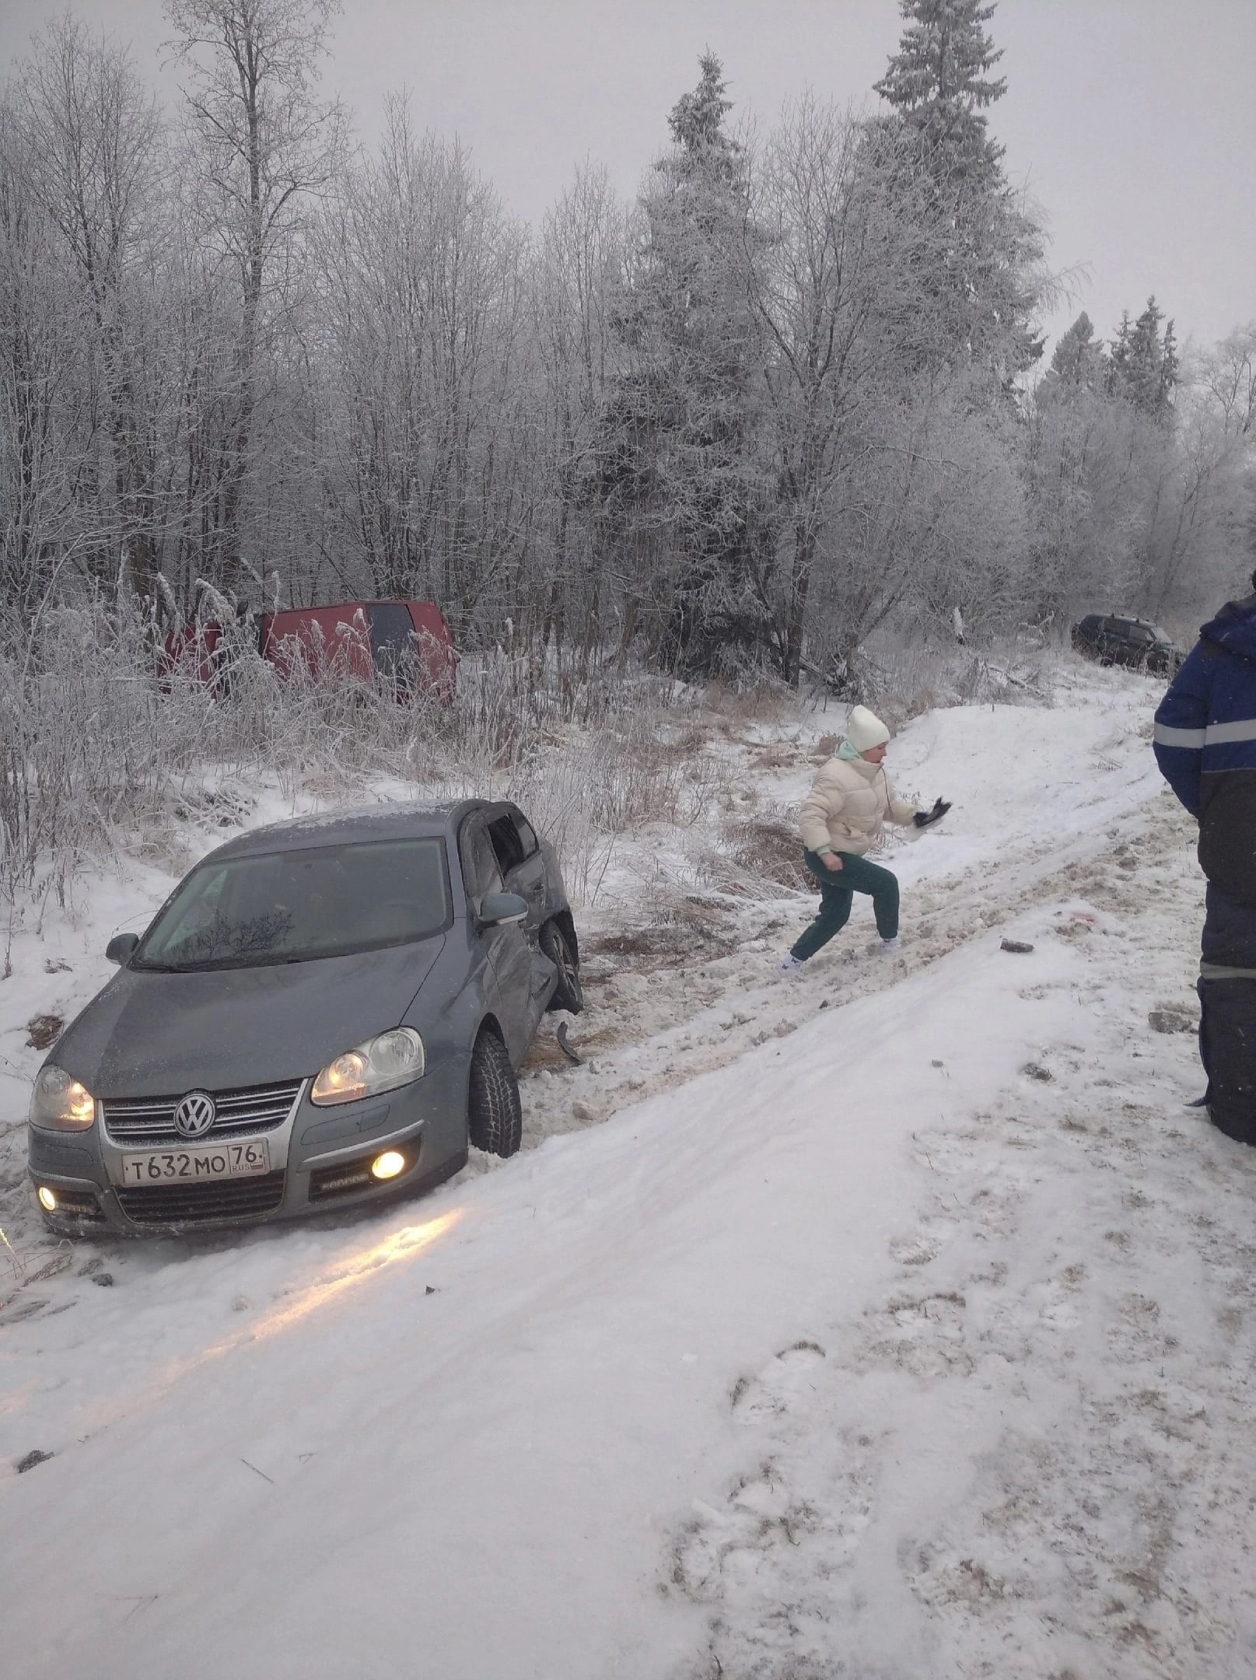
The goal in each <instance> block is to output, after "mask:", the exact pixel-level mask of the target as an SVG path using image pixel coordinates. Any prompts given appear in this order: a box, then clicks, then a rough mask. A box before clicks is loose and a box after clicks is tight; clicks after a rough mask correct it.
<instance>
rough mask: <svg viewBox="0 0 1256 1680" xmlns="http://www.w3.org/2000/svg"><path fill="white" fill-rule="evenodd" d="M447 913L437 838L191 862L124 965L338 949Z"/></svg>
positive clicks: (332, 953) (201, 963) (419, 929)
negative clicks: (187, 872)
mask: <svg viewBox="0 0 1256 1680" xmlns="http://www.w3.org/2000/svg"><path fill="white" fill-rule="evenodd" d="M448 914H449V890H448V886H447V875H446V870H445V848H444V843H443V842H442V841H441V840H439V839H429V840H371V841H362V842H359V843H357V844H352V845H342V846H319V847H310V848H301V849H295V850H292V851H286V852H266V853H263V854H261V855H259V856H256V857H235V858H224V859H222V860H221V861H220V862H218V863H212V862H211V863H206V864H204V865H202V867H201V868H199V869H194V870H193V871H192V873H191V874H190V875H189V876H188V877H187V879H186V880H185V881H184V882H183V884H182V886H180V887H179V889H178V891H177V892H176V893H175V895H174V897H173V898H172V899H171V900H170V902H169V904H167V905H166V907H165V909H164V910H163V911H162V912H161V914H160V915H159V916H158V918H157V920H156V921H155V922H154V923H153V925H152V927H151V928H149V930H148V932H147V933H146V934H145V935H144V938H143V939H142V940H141V941H140V943H139V945H138V946H137V948H136V951H135V955H134V956H133V957H132V959H131V967H133V968H149V969H162V970H174V971H177V972H180V973H182V972H187V971H190V970H193V969H209V968H253V967H259V966H261V965H263V964H269V963H294V962H309V961H311V960H312V959H313V958H316V957H337V956H346V955H348V954H349V953H351V952H354V951H374V950H379V949H381V948H382V947H384V946H388V945H405V944H408V943H409V942H410V941H412V940H415V939H422V938H424V937H425V936H426V935H428V934H432V933H436V932H438V931H439V930H440V929H441V928H442V927H444V925H445V922H446V920H447V919H448Z"/></svg>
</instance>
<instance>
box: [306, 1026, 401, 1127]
mask: <svg viewBox="0 0 1256 1680" xmlns="http://www.w3.org/2000/svg"><path fill="white" fill-rule="evenodd" d="M426 1066H427V1060H426V1058H425V1056H424V1054H423V1040H422V1039H421V1038H420V1037H419V1035H418V1033H416V1032H415V1030H414V1028H413V1027H394V1028H393V1029H392V1031H391V1032H386V1033H380V1035H379V1036H378V1038H369V1039H367V1041H366V1043H365V1044H359V1045H358V1047H357V1049H356V1050H346V1051H345V1053H344V1055H343V1056H337V1057H336V1059H335V1061H334V1062H328V1064H327V1066H326V1067H325V1068H324V1069H323V1071H322V1072H321V1073H320V1074H319V1076H318V1078H317V1079H316V1080H315V1081H314V1083H313V1085H312V1086H311V1087H310V1101H311V1102H312V1103H317V1104H318V1105H319V1107H320V1108H325V1107H329V1106H330V1105H331V1104H332V1103H347V1102H357V1100H358V1098H359V1097H374V1096H378V1095H379V1093H380V1092H381V1091H395V1090H396V1089H397V1087H398V1086H399V1085H409V1084H410V1082H411V1081H412V1080H414V1079H421V1078H422V1076H423V1072H424V1069H425V1068H426Z"/></svg>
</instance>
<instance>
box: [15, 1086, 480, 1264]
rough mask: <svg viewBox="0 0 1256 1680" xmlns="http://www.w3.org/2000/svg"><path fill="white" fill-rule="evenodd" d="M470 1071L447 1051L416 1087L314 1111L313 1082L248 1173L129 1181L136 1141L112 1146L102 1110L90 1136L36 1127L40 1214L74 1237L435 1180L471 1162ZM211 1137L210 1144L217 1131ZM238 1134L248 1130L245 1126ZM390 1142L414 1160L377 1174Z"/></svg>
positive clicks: (174, 1225)
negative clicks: (127, 1162)
mask: <svg viewBox="0 0 1256 1680" xmlns="http://www.w3.org/2000/svg"><path fill="white" fill-rule="evenodd" d="M467 1072H468V1070H467V1065H466V1063H465V1062H464V1061H461V1060H459V1059H458V1058H453V1057H450V1058H446V1059H445V1060H443V1061H442V1062H441V1063H440V1064H438V1065H436V1066H433V1067H429V1068H428V1071H427V1072H426V1073H425V1075H424V1076H423V1078H422V1079H418V1080H416V1081H415V1083H414V1084H413V1085H408V1086H404V1087H403V1088H402V1089H401V1090H399V1091H389V1092H386V1093H385V1094H384V1095H382V1096H379V1097H368V1098H364V1099H363V1100H362V1101H361V1102H356V1103H344V1104H342V1105H340V1106H339V1107H336V1108H316V1107H315V1106H314V1105H313V1104H312V1103H311V1102H310V1100H309V1094H308V1091H309V1086H308V1081H307V1082H306V1083H305V1084H304V1085H303V1086H302V1088H301V1092H300V1095H299V1096H298V1098H297V1100H296V1101H295V1102H294V1104H293V1106H292V1110H291V1112H290V1113H289V1114H288V1116H287V1118H286V1120H285V1121H284V1122H283V1124H282V1125H280V1126H277V1127H274V1128H272V1129H270V1130H268V1131H266V1132H265V1133H264V1134H258V1135H264V1136H265V1138H266V1141H267V1144H268V1146H269V1149H270V1168H271V1170H270V1171H269V1172H268V1173H266V1174H263V1175H257V1176H251V1177H238V1178H219V1179H210V1180H206V1181H204V1182H201V1183H187V1184H185V1183H182V1182H179V1181H175V1182H173V1183H165V1182H163V1183H160V1184H156V1185H151V1186H150V1185H140V1186H135V1185H129V1184H124V1183H123V1174H122V1161H123V1157H124V1156H126V1155H134V1154H135V1153H136V1152H137V1146H136V1145H135V1144H128V1145H125V1146H124V1145H122V1144H119V1143H116V1142H115V1141H114V1140H113V1139H112V1138H111V1137H110V1136H109V1134H108V1132H107V1131H106V1129H105V1127H104V1125H103V1123H102V1122H101V1121H100V1120H99V1119H98V1120H97V1122H96V1124H95V1125H94V1126H92V1128H91V1129H90V1131H88V1132H85V1133H84V1132H79V1133H60V1132H48V1131H44V1130H42V1129H40V1128H39V1127H35V1126H31V1127H29V1128H28V1139H29V1143H28V1156H27V1172H28V1175H29V1178H30V1181H31V1191H32V1195H35V1196H36V1197H37V1195H38V1191H39V1190H40V1188H41V1187H42V1188H46V1189H47V1190H50V1191H51V1192H52V1194H53V1195H54V1196H55V1197H56V1198H57V1207H56V1208H55V1210H54V1211H52V1212H48V1211H47V1210H46V1209H44V1208H43V1207H42V1205H41V1212H42V1214H43V1217H44V1220H45V1222H46V1224H47V1225H48V1227H49V1228H50V1229H51V1230H52V1231H54V1232H56V1233H57V1234H58V1235H62V1236H70V1237H90V1236H101V1235H104V1234H105V1233H106V1232H116V1233H123V1234H126V1235H128V1236H168V1235H170V1234H171V1233H172V1232H175V1233H178V1232H185V1231H191V1230H215V1229H222V1228H224V1227H232V1226H243V1225H255V1224H260V1223H264V1222H266V1221H269V1220H274V1219H294V1218H300V1217H302V1216H305V1215H309V1214H314V1213H320V1212H323V1211H325V1210H327V1209H338V1208H341V1207H357V1206H361V1205H365V1204H366V1203H369V1202H377V1201H384V1200H387V1199H390V1198H392V1197H395V1196H397V1195H399V1194H402V1193H405V1192H410V1191H415V1190H418V1189H421V1188H423V1187H424V1186H426V1185H428V1184H431V1183H435V1182H439V1181H440V1180H441V1179H443V1178H447V1177H448V1176H449V1175H450V1173H452V1172H455V1171H457V1169H458V1167H459V1166H461V1165H462V1163H463V1162H465V1160H466V1156H467ZM98 1112H99V1110H98ZM203 1141H204V1142H205V1143H206V1144H212V1142H213V1141H214V1140H213V1136H212V1133H211V1134H209V1135H207V1137H206V1138H205V1139H204V1140H203ZM233 1141H245V1142H247V1141H249V1139H248V1136H247V1135H246V1134H240V1133H237V1134H234V1135H233ZM159 1147H162V1148H168V1147H169V1146H165V1145H163V1146H159ZM192 1147H194V1146H192V1145H189V1148H192ZM384 1150H397V1151H398V1152H399V1153H400V1154H402V1155H403V1156H404V1157H405V1161H406V1165H405V1169H404V1171H402V1172H401V1173H399V1174H398V1175H397V1176H396V1177H395V1178H390V1179H386V1180H383V1181H379V1180H376V1179H374V1178H372V1177H371V1174H370V1163H371V1161H372V1160H373V1159H374V1158H375V1157H376V1156H377V1155H379V1154H380V1153H382V1152H383V1151H384Z"/></svg>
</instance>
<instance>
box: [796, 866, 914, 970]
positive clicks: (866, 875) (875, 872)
mask: <svg viewBox="0 0 1256 1680" xmlns="http://www.w3.org/2000/svg"><path fill="white" fill-rule="evenodd" d="M838 856H839V857H840V858H841V860H842V867H841V868H840V869H827V868H826V867H825V863H824V859H823V858H822V857H821V856H820V855H819V853H817V852H804V853H803V854H802V861H803V862H804V863H805V864H806V866H807V868H808V869H809V870H810V871H811V873H812V874H813V875H814V876H815V878H816V880H817V881H819V883H820V914H819V915H818V916H817V917H816V919H815V921H814V922H812V924H811V926H810V927H809V928H807V929H806V930H805V931H804V933H803V935H802V937H801V938H800V939H799V941H798V943H797V944H796V945H795V946H794V948H793V950H792V951H791V952H790V955H791V956H794V957H797V958H798V960H799V962H806V960H807V958H808V957H814V956H815V954H816V952H817V951H818V950H819V949H820V947H821V946H822V945H827V944H828V942H829V940H830V939H832V937H833V935H834V934H835V933H838V932H840V930H841V929H842V928H844V927H845V926H846V924H847V922H848V921H849V920H850V907H851V905H852V904H853V903H854V901H855V894H856V893H869V894H870V895H871V897H872V911H873V914H874V915H875V916H876V919H877V932H878V933H879V934H880V935H881V937H882V939H894V938H896V937H897V935H898V879H897V877H896V876H894V875H891V874H890V872H889V870H888V869H882V867H881V865H880V864H879V863H869V862H868V860H867V858H865V857H858V856H856V855H855V854H854V853H853V852H839V853H838Z"/></svg>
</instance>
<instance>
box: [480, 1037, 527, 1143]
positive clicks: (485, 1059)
mask: <svg viewBox="0 0 1256 1680" xmlns="http://www.w3.org/2000/svg"><path fill="white" fill-rule="evenodd" d="M467 1135H468V1137H469V1138H470V1140H471V1142H472V1143H473V1144H474V1145H475V1147H476V1148H477V1149H485V1150H487V1151H488V1153H489V1154H490V1155H502V1156H505V1155H513V1154H515V1152H516V1151H517V1150H518V1148H519V1144H520V1142H521V1141H522V1137H523V1109H522V1108H521V1106H520V1103H519V1081H518V1080H517V1079H516V1078H515V1070H514V1068H512V1067H511V1065H510V1057H509V1055H508V1054H507V1053H506V1046H505V1045H504V1044H503V1043H502V1041H501V1039H500V1038H498V1036H497V1034H496V1033H495V1032H493V1031H492V1029H491V1028H488V1027H485V1028H483V1029H482V1030H481V1032H480V1036H479V1037H478V1038H477V1039H476V1041H475V1049H474V1050H473V1051H472V1052H471V1077H470V1079H469V1081H468V1085H467Z"/></svg>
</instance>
